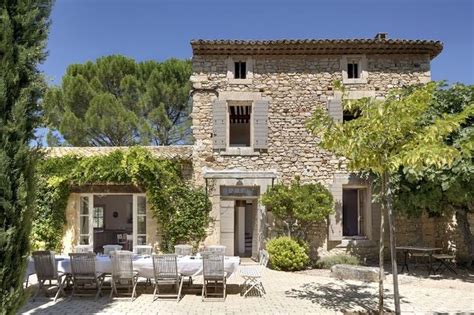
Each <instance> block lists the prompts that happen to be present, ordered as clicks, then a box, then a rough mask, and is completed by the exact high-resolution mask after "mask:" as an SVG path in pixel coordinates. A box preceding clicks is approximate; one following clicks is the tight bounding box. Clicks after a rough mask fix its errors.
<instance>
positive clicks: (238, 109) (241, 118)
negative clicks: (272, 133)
mask: <svg viewBox="0 0 474 315" xmlns="http://www.w3.org/2000/svg"><path fill="white" fill-rule="evenodd" d="M251 116H252V106H251V105H230V106H229V147H250V144H251V136H250V134H251Z"/></svg>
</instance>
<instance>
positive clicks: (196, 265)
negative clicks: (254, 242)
mask: <svg viewBox="0 0 474 315" xmlns="http://www.w3.org/2000/svg"><path fill="white" fill-rule="evenodd" d="M56 258H57V259H61V260H59V261H58V262H57V263H58V271H62V272H64V273H71V261H70V260H69V257H68V256H61V255H57V256H56ZM239 264H240V257H236V256H229V257H227V256H226V257H225V259H224V270H225V271H226V272H227V277H230V276H232V275H233V274H234V273H235V272H236V271H237V269H238V267H239ZM95 268H96V271H97V272H105V273H112V261H111V260H110V257H108V256H97V257H96V261H95ZM133 269H134V270H136V271H138V274H139V275H140V276H141V277H145V278H153V276H154V275H153V260H152V259H151V257H149V256H148V257H147V256H144V257H141V256H138V257H135V258H134V259H133ZM178 272H179V273H181V274H182V275H184V276H199V275H202V259H201V258H197V257H191V256H185V257H179V258H178ZM34 273H35V266H34V262H33V259H29V261H28V269H27V275H30V274H34Z"/></svg>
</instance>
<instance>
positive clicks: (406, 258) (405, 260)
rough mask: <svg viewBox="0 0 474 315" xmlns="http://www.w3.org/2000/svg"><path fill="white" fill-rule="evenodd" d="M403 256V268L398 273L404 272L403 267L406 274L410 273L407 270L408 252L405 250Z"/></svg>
mask: <svg viewBox="0 0 474 315" xmlns="http://www.w3.org/2000/svg"><path fill="white" fill-rule="evenodd" d="M404 254H405V257H404V260H403V266H402V270H401V271H400V273H402V272H403V270H405V267H406V268H407V272H410V270H408V251H407V250H405V251H404Z"/></svg>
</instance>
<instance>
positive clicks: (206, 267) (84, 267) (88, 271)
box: [26, 244, 268, 302]
mask: <svg viewBox="0 0 474 315" xmlns="http://www.w3.org/2000/svg"><path fill="white" fill-rule="evenodd" d="M119 246H120V245H117V247H115V248H114V246H113V245H106V246H104V251H103V253H99V254H95V253H93V252H92V251H89V252H79V253H70V254H68V255H64V254H60V255H55V253H54V252H52V251H36V252H33V253H32V256H31V257H30V258H29V260H28V266H27V276H26V278H27V279H28V278H29V276H30V275H32V274H36V276H37V279H38V288H37V290H36V292H35V294H34V296H33V298H32V300H33V301H34V300H35V298H36V297H37V296H38V295H39V294H40V293H41V292H44V293H45V294H46V295H47V296H48V293H49V289H50V288H52V287H56V289H57V291H56V295H55V297H54V300H55V301H56V300H57V299H58V298H59V296H65V297H66V296H67V295H66V292H65V290H66V289H68V290H70V291H71V293H70V294H69V298H70V299H71V298H73V297H74V296H84V295H86V296H94V297H95V299H98V298H99V297H100V296H102V295H103V290H104V289H107V290H110V293H109V297H110V298H114V297H117V296H123V295H126V296H129V297H130V298H131V301H133V300H134V299H135V298H136V297H137V285H138V284H139V283H140V284H141V285H143V287H144V288H147V287H149V286H153V301H155V300H157V299H160V298H170V297H174V298H176V301H177V302H179V301H180V299H181V298H182V295H183V284H184V283H187V286H186V287H185V288H184V290H188V289H191V285H192V284H193V278H195V277H202V283H203V284H202V287H201V288H200V289H201V297H202V300H203V301H205V300H208V299H222V300H225V297H226V287H227V279H229V278H230V277H232V276H233V275H234V274H236V273H237V271H238V270H239V265H240V257H237V256H226V255H225V246H223V245H210V246H207V247H205V248H204V249H203V250H201V251H200V252H197V253H193V247H192V246H191V245H187V244H183V245H176V246H175V251H174V253H173V254H155V253H153V252H152V247H151V246H145V247H144V248H143V247H142V248H140V249H136V250H135V252H132V251H125V250H121V248H120V247H119ZM264 252H266V251H264ZM261 255H267V257H268V254H265V253H263V254H262V253H261ZM267 260H268V258H267ZM244 279H245V278H244ZM246 282H247V281H246ZM253 286H254V287H255V288H258V287H259V286H258V283H255V284H254V285H252V287H253ZM165 287H167V288H168V289H167V290H164V289H163V288H165ZM195 287H196V286H194V287H193V288H194V289H195ZM124 289H125V290H124ZM170 289H171V290H170ZM170 291H171V293H170ZM262 292H263V291H262Z"/></svg>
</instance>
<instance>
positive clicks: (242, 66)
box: [234, 61, 247, 79]
mask: <svg viewBox="0 0 474 315" xmlns="http://www.w3.org/2000/svg"><path fill="white" fill-rule="evenodd" d="M246 78H247V63H246V62H245V61H237V62H235V63H234V79H246Z"/></svg>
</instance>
